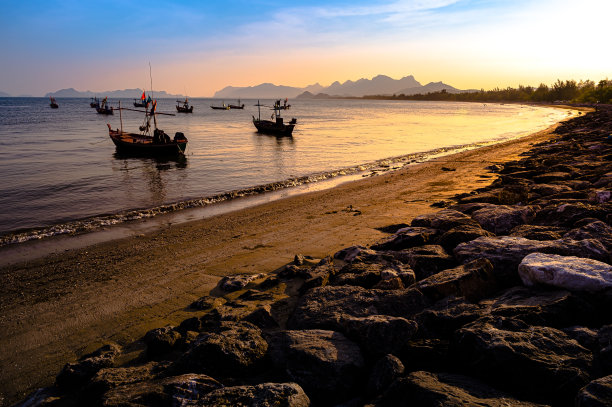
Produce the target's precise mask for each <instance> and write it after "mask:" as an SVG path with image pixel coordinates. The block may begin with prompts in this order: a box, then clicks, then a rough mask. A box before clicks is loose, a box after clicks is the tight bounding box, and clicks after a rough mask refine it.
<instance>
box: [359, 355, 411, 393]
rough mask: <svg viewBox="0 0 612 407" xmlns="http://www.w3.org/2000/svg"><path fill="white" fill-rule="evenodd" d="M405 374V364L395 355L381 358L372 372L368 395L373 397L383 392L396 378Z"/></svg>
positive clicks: (367, 390)
mask: <svg viewBox="0 0 612 407" xmlns="http://www.w3.org/2000/svg"><path fill="white" fill-rule="evenodd" d="M403 374H404V365H403V364H402V362H401V361H400V360H399V359H398V358H397V357H395V356H393V355H385V356H383V357H382V358H380V359H379V360H378V361H377V362H376V364H374V368H373V369H372V372H371V373H370V378H369V379H368V385H367V389H366V392H367V395H368V396H370V397H372V396H375V395H377V394H380V393H382V392H383V391H384V390H385V389H386V388H387V387H389V385H390V384H391V383H393V381H394V380H395V379H397V378H398V377H400V376H401V375H403Z"/></svg>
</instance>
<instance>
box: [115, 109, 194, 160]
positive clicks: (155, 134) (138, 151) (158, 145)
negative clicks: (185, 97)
mask: <svg viewBox="0 0 612 407" xmlns="http://www.w3.org/2000/svg"><path fill="white" fill-rule="evenodd" d="M156 107H157V101H153V102H152V103H151V110H150V111H144V112H143V111H142V110H135V109H126V108H121V102H119V121H120V123H121V127H120V128H119V129H115V130H113V128H112V127H111V125H110V124H109V123H107V124H106V125H107V126H108V135H109V137H110V138H111V140H112V141H113V143H114V144H115V146H116V148H117V151H118V152H121V153H124V154H129V155H137V156H151V157H162V156H176V155H182V154H184V153H185V149H186V148H187V138H186V137H185V135H184V134H183V133H181V132H176V133H175V134H174V137H173V138H172V139H171V138H170V136H168V135H167V134H166V133H165V132H164V131H163V130H161V129H158V128H157V119H156V116H157V115H160V114H165V115H168V116H174V114H171V113H161V112H156V111H155V110H156ZM122 110H133V111H136V112H143V113H145V120H144V123H143V124H142V126H140V128H139V130H140V133H131V132H126V131H123V120H122V115H121V111H122ZM151 119H153V125H151Z"/></svg>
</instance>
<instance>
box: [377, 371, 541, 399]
mask: <svg viewBox="0 0 612 407" xmlns="http://www.w3.org/2000/svg"><path fill="white" fill-rule="evenodd" d="M373 405H374V406H398V407H400V406H406V407H411V406H456V407H461V406H490V407H506V406H517V407H536V406H542V407H543V405H542V404H535V403H530V402H526V401H520V400H517V399H515V398H513V397H512V396H510V395H508V394H507V393H502V392H500V391H499V390H496V389H494V388H492V387H490V386H488V385H487V384H485V383H483V382H481V381H479V380H476V379H474V378H471V377H468V376H462V375H458V374H452V373H431V372H426V371H417V372H411V373H409V374H408V375H407V376H405V377H401V378H399V379H397V380H396V381H395V382H393V384H392V385H391V386H390V387H389V389H388V390H387V391H386V392H385V393H384V394H383V395H382V397H380V398H379V399H377V400H376V401H375V402H374V403H373Z"/></svg>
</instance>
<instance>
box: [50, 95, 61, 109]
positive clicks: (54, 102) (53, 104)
mask: <svg viewBox="0 0 612 407" xmlns="http://www.w3.org/2000/svg"><path fill="white" fill-rule="evenodd" d="M49 100H50V103H49V106H51V109H57V108H58V107H59V105H58V104H57V102H56V101H55V98H54V97H53V96H51V97H49Z"/></svg>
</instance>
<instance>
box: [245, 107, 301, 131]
mask: <svg viewBox="0 0 612 407" xmlns="http://www.w3.org/2000/svg"><path fill="white" fill-rule="evenodd" d="M255 106H257V110H258V113H259V117H258V118H255V116H253V125H254V126H255V128H256V129H257V131H258V132H259V133H266V134H274V135H277V136H288V137H291V135H292V134H293V128H294V127H295V125H296V124H297V119H296V118H292V119H291V121H289V123H287V124H285V123H284V121H283V118H282V117H281V114H280V111H281V109H280V108H279V106H280V100H278V101H277V103H275V104H274V113H273V114H272V118H273V119H275V120H274V121H271V120H262V119H261V106H264V105H262V104H260V103H259V100H258V101H257V104H256V105H255Z"/></svg>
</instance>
